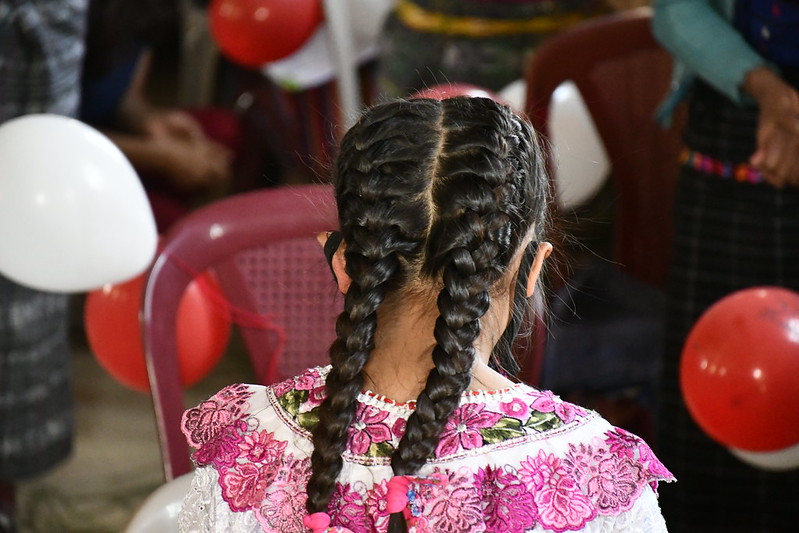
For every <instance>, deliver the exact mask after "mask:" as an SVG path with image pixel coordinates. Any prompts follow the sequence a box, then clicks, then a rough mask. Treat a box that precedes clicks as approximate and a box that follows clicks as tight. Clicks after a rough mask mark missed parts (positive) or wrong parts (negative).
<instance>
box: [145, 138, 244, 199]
mask: <svg viewBox="0 0 799 533" xmlns="http://www.w3.org/2000/svg"><path fill="white" fill-rule="evenodd" d="M156 142H158V143H159V152H160V154H161V158H162V164H163V170H164V171H165V173H166V174H167V176H168V178H169V180H170V183H171V184H172V185H173V186H174V187H176V188H177V189H179V190H182V191H187V192H189V191H197V190H202V189H207V188H209V187H212V186H214V185H216V184H219V183H222V182H226V181H228V180H229V179H230V177H231V168H230V162H231V158H232V154H231V152H230V150H228V149H227V148H225V147H224V146H222V145H221V144H219V143H216V142H213V141H210V140H207V139H199V140H193V139H179V138H175V137H166V138H162V139H159V140H158V141H156Z"/></svg>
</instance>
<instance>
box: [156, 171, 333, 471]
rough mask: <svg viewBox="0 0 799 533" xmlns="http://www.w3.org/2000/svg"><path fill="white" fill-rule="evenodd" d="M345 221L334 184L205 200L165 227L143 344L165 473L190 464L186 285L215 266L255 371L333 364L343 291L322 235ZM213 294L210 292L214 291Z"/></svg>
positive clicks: (223, 301) (263, 378) (287, 371)
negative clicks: (185, 418)
mask: <svg viewBox="0 0 799 533" xmlns="http://www.w3.org/2000/svg"><path fill="white" fill-rule="evenodd" d="M337 227H338V220H337V216H336V208H335V202H334V200H333V193H332V188H331V186H329V185H305V186H298V187H281V188H274V189H263V190H258V191H254V192H249V193H243V194H239V195H235V196H231V197H229V198H226V199H223V200H219V201H216V202H215V203H212V204H209V205H207V206H204V207H202V208H200V209H198V210H196V211H194V212H192V213H191V214H189V215H188V216H187V217H185V218H184V219H183V220H181V221H180V222H179V223H178V224H176V225H175V227H174V228H173V229H172V230H170V232H169V233H168V234H167V235H166V236H165V238H164V240H163V242H162V244H163V250H162V252H161V253H160V254H159V255H158V257H157V259H156V261H155V264H154V266H153V269H152V271H151V273H150V276H149V278H148V282H147V287H146V290H145V298H144V303H143V310H142V327H143V335H144V346H145V352H146V357H147V365H148V371H149V374H150V384H151V389H152V396H153V403H154V407H155V414H156V421H157V426H158V434H159V439H160V445H161V453H162V459H163V464H164V470H165V475H166V479H167V480H171V479H174V478H176V477H178V476H180V475H181V474H184V473H186V472H189V471H190V470H191V468H192V465H191V461H190V458H189V453H188V447H187V444H186V440H185V438H184V436H183V435H182V433H181V431H180V419H181V415H182V413H183V411H184V409H185V405H184V397H183V388H182V386H181V383H180V378H179V370H178V362H177V341H176V320H175V317H176V316H177V310H178V304H179V302H180V298H181V295H182V294H183V292H184V290H185V289H186V287H187V285H188V284H189V282H190V281H191V280H192V279H193V278H194V277H195V276H196V275H197V274H198V273H201V272H204V271H206V270H209V269H210V270H211V271H213V272H214V273H215V274H216V276H217V279H218V281H219V285H220V287H221V290H222V293H223V294H222V295H216V296H217V297H216V298H215V301H218V302H219V303H220V305H224V306H228V309H229V310H230V311H231V313H232V319H233V322H234V324H237V325H238V327H239V331H240V333H241V337H242V339H243V341H244V344H245V346H246V348H247V350H248V352H249V356H250V359H251V361H252V364H253V368H254V370H255V373H256V375H257V376H258V378H259V380H260V382H262V383H265V384H266V383H272V382H274V381H276V380H279V379H283V378H286V377H289V376H292V375H295V374H297V373H299V372H300V371H301V370H302V369H304V368H306V367H309V366H314V365H320V364H326V362H327V350H328V347H329V346H330V343H331V342H332V340H333V338H334V337H335V317H336V316H337V315H338V314H339V312H340V311H341V308H342V305H343V303H342V302H343V300H342V299H341V297H340V294H339V293H338V290H337V288H336V285H335V283H334V282H333V277H332V274H331V273H330V269H329V267H328V265H327V263H326V261H325V259H324V255H323V253H322V249H321V247H320V246H319V244H318V243H317V242H316V235H317V234H318V233H319V232H323V231H329V230H332V229H335V228H337ZM212 296H213V295H212Z"/></svg>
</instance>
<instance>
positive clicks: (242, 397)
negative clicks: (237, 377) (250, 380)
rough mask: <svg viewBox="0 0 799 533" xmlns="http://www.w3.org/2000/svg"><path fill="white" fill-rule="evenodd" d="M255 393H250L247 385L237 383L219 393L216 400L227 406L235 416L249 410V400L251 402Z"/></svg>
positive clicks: (215, 397)
mask: <svg viewBox="0 0 799 533" xmlns="http://www.w3.org/2000/svg"><path fill="white" fill-rule="evenodd" d="M253 394H254V393H253V392H252V391H250V389H249V387H248V386H247V385H244V384H243V383H237V384H235V385H230V386H227V387H225V388H224V389H222V390H221V391H219V392H217V393H216V394H215V395H214V399H215V400H218V401H219V402H220V403H222V404H226V405H227V409H228V410H229V411H231V412H232V413H233V414H234V415H235V416H237V415H239V414H240V413H242V412H243V411H246V410H247V400H249V399H250V398H251V397H252V395H253Z"/></svg>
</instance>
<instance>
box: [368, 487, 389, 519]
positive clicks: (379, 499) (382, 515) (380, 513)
mask: <svg viewBox="0 0 799 533" xmlns="http://www.w3.org/2000/svg"><path fill="white" fill-rule="evenodd" d="M387 493H388V481H386V480H385V479H384V480H383V481H381V482H380V483H375V484H374V485H373V486H372V490H370V491H368V492H367V493H366V500H365V502H364V503H365V505H366V515H367V516H368V517H370V519H371V520H374V523H373V524H372V528H371V529H370V530H369V531H385V530H386V529H388V516H389V515H388V511H387V510H386V494H387Z"/></svg>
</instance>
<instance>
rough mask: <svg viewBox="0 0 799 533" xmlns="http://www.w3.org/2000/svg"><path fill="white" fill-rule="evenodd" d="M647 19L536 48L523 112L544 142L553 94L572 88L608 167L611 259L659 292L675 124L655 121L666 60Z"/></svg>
mask: <svg viewBox="0 0 799 533" xmlns="http://www.w3.org/2000/svg"><path fill="white" fill-rule="evenodd" d="M651 17H652V14H651V9H650V8H647V7H644V8H639V9H634V10H630V11H625V12H621V13H617V14H612V15H605V16H602V17H599V18H595V19H592V20H589V21H586V22H583V23H581V24H578V25H576V26H573V27H571V28H569V29H567V30H565V31H564V32H563V33H561V34H559V35H557V36H555V37H553V38H552V39H550V40H549V41H548V42H546V43H544V44H543V45H541V46H540V47H539V48H538V49H537V50H536V53H535V55H534V56H533V58H532V59H531V61H530V63H529V65H528V69H527V72H526V76H525V77H526V81H527V102H526V112H527V115H528V117H529V118H530V120H531V121H532V123H533V126H535V128H536V130H537V131H539V132H542V133H543V134H544V135H546V134H547V121H548V117H549V105H550V100H551V97H552V93H553V92H554V91H555V89H557V87H558V86H559V85H560V84H561V83H563V82H565V81H567V80H571V81H573V82H574V84H575V85H576V86H577V88H578V89H579V91H580V94H581V95H582V97H583V99H584V100H585V103H586V106H587V108H588V111H589V113H590V114H591V117H592V118H593V120H594V122H595V124H596V127H597V130H598V131H599V135H600V137H601V139H602V142H603V144H604V145H605V149H606V150H607V153H608V157H609V159H610V162H611V166H612V170H611V179H612V181H613V185H614V187H615V190H616V194H617V195H618V202H617V205H616V219H615V227H614V231H615V235H614V238H613V244H614V253H613V258H612V259H613V260H615V261H616V262H617V263H618V264H619V265H620V266H621V267H622V268H623V269H624V270H625V271H626V272H628V273H629V274H631V275H633V276H635V277H636V278H639V279H641V280H644V281H647V282H649V283H652V284H654V285H656V286H663V284H664V283H665V281H666V275H667V269H668V259H669V248H670V242H671V231H672V229H671V208H672V204H673V198H674V188H675V183H676V178H677V170H678V166H677V157H678V154H679V151H680V148H681V146H682V145H681V142H680V131H681V129H682V128H681V122H682V121H681V120H679V119H678V120H675V121H674V124H673V125H672V126H671V127H670V128H668V129H664V128H663V127H661V126H660V125H659V124H658V123H657V122H656V121H655V113H656V110H657V107H658V105H659V104H660V102H661V101H662V100H663V99H664V97H665V96H666V93H667V91H668V87H669V82H670V79H671V68H672V58H671V56H670V55H669V53H668V52H667V51H666V50H664V49H663V48H662V47H661V46H660V44H658V42H657V41H655V38H654V37H653V35H652V31H651V28H650V24H651ZM550 168H552V164H550Z"/></svg>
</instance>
